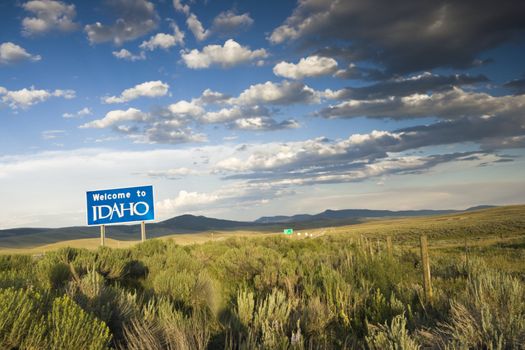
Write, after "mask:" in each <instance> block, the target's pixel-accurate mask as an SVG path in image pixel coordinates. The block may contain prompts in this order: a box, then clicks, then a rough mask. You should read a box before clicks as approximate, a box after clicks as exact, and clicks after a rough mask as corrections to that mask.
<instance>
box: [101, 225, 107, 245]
mask: <svg viewBox="0 0 525 350" xmlns="http://www.w3.org/2000/svg"><path fill="white" fill-rule="evenodd" d="M105 239H106V225H100V245H101V246H104V241H105Z"/></svg>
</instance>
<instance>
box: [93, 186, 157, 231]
mask: <svg viewBox="0 0 525 350" xmlns="http://www.w3.org/2000/svg"><path fill="white" fill-rule="evenodd" d="M86 198H87V219H88V225H103V224H114V223H118V222H130V221H145V220H153V219H154V218H155V210H154V207H153V186H141V187H129V188H116V189H110V190H99V191H89V192H86Z"/></svg>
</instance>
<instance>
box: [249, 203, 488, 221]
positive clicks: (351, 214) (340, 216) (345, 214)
mask: <svg viewBox="0 0 525 350" xmlns="http://www.w3.org/2000/svg"><path fill="white" fill-rule="evenodd" d="M483 207H484V206H483ZM480 209H481V208H480ZM467 210H470V208H469V209H467ZM459 212H462V210H402V211H392V210H371V209H343V210H330V209H329V210H325V211H323V212H322V213H319V214H314V215H310V214H298V215H292V216H283V215H279V216H263V217H261V218H259V219H257V220H255V221H254V222H256V223H260V224H284V223H293V222H305V221H319V220H344V219H358V218H381V217H406V216H426V215H443V214H452V213H459Z"/></svg>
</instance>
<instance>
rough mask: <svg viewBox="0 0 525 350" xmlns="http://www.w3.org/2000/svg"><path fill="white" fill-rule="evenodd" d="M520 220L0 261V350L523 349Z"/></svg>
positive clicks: (454, 218)
mask: <svg viewBox="0 0 525 350" xmlns="http://www.w3.org/2000/svg"><path fill="white" fill-rule="evenodd" d="M524 214H525V207H509V208H503V209H501V208H498V209H491V210H487V211H480V212H477V213H468V214H463V219H458V218H460V217H462V216H461V215H450V216H441V217H432V218H427V219H426V220H425V219H422V218H417V219H402V220H397V221H395V220H391V221H374V222H370V223H368V224H363V225H358V226H357V227H352V226H349V227H344V228H336V229H332V230H330V229H326V230H318V231H316V232H315V235H317V236H315V235H314V236H315V237H314V238H299V237H298V236H294V237H286V236H284V235H282V234H281V235H279V236H272V235H266V236H263V237H254V238H249V237H232V238H228V239H223V240H220V241H208V242H205V243H202V244H195V245H186V246H181V245H179V244H177V243H176V242H175V241H173V240H150V241H147V242H145V243H142V244H137V245H135V246H132V247H130V248H126V249H111V248H99V249H97V250H92V251H90V250H87V249H74V248H61V249H59V250H55V251H52V252H48V253H46V254H45V255H43V256H38V257H31V256H27V255H0V348H2V349H4V348H5V349H107V348H115V349H423V348H431V349H525V282H524V278H525V271H524V269H525V268H524V266H523V265H524V264H523V258H524V257H525V231H524V228H525V225H524V221H525V219H524V217H525V215H524ZM439 223H442V225H440V224H439ZM366 225H368V226H366ZM323 231H324V232H325V234H324V235H320V233H321V232H323ZM440 232H441V233H442V234H440ZM419 233H425V234H427V235H428V236H429V241H430V245H431V246H430V258H431V270H432V282H433V291H434V298H433V300H432V301H431V302H426V301H425V297H424V293H423V287H422V272H421V264H420V259H419V255H418V250H417V237H418V235H419ZM387 235H391V236H392V238H393V242H394V251H393V254H389V252H388V251H387V249H386V242H385V238H386V236H387ZM303 237H304V236H303ZM465 238H467V246H466V247H465Z"/></svg>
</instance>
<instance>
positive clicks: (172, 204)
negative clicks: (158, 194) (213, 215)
mask: <svg viewBox="0 0 525 350" xmlns="http://www.w3.org/2000/svg"><path fill="white" fill-rule="evenodd" d="M219 199H220V197H219V195H217V194H215V193H210V194H208V193H199V192H187V191H180V192H179V194H178V195H177V197H175V198H173V199H165V200H163V201H160V202H158V203H157V207H158V208H159V210H161V211H167V212H173V211H176V210H179V209H181V208H184V209H186V210H187V209H195V208H198V207H202V206H205V205H208V204H211V203H214V202H216V201H218V200H219Z"/></svg>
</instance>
